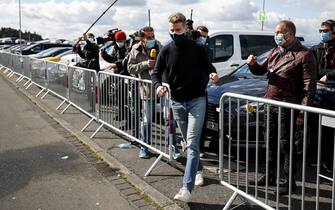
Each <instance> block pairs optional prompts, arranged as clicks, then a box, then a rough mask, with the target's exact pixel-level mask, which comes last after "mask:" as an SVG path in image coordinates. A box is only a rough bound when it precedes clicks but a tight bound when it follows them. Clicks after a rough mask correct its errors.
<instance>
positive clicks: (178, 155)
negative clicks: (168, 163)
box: [173, 147, 181, 160]
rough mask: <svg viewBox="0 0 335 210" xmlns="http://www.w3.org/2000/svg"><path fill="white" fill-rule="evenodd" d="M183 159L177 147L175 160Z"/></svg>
mask: <svg viewBox="0 0 335 210" xmlns="http://www.w3.org/2000/svg"><path fill="white" fill-rule="evenodd" d="M180 157H181V154H180V150H179V149H178V148H177V147H176V148H175V150H174V154H173V159H174V160H178V159H179V158H180Z"/></svg>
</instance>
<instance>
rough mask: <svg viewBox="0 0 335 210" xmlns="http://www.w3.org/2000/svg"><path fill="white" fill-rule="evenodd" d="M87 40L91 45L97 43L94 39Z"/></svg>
mask: <svg viewBox="0 0 335 210" xmlns="http://www.w3.org/2000/svg"><path fill="white" fill-rule="evenodd" d="M87 40H88V41H90V42H91V43H92V44H96V43H97V41H96V40H95V39H94V38H88V39H87Z"/></svg>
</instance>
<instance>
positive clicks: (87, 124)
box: [80, 118, 94, 132]
mask: <svg viewBox="0 0 335 210" xmlns="http://www.w3.org/2000/svg"><path fill="white" fill-rule="evenodd" d="M93 120H94V118H92V119H91V120H90V121H88V123H86V125H85V126H84V127H83V128H82V129H81V130H80V131H81V132H84V130H86V128H87V127H88V126H89V125H90V124H91V123H92V122H93Z"/></svg>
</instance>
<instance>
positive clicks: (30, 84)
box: [26, 80, 34, 90]
mask: <svg viewBox="0 0 335 210" xmlns="http://www.w3.org/2000/svg"><path fill="white" fill-rule="evenodd" d="M29 82H31V83H30V84H29V85H28V86H27V87H26V90H28V89H29V88H30V86H31V85H32V84H34V82H32V81H31V80H29V81H28V83H29Z"/></svg>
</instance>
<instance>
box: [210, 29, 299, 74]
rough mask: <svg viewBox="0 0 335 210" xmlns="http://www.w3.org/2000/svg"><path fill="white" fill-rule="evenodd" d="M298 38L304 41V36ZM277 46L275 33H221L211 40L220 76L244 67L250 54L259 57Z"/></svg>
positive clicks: (215, 34)
mask: <svg viewBox="0 0 335 210" xmlns="http://www.w3.org/2000/svg"><path fill="white" fill-rule="evenodd" d="M297 38H298V39H299V40H300V41H304V38H303V37H302V36H298V37H297ZM275 46H276V43H275V41H274V33H273V32H265V31H254V32H252V31H221V32H216V33H213V34H211V35H210V39H209V47H210V49H211V50H212V52H213V65H214V66H215V67H216V69H217V72H218V74H219V76H224V75H227V74H229V73H231V72H232V71H234V70H235V69H236V68H238V67H240V66H241V65H243V64H244V63H245V60H246V59H247V58H248V56H249V55H250V54H253V55H257V56H258V55H261V54H263V53H265V52H267V51H269V50H270V49H272V48H274V47H275Z"/></svg>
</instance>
